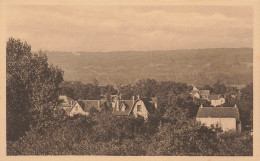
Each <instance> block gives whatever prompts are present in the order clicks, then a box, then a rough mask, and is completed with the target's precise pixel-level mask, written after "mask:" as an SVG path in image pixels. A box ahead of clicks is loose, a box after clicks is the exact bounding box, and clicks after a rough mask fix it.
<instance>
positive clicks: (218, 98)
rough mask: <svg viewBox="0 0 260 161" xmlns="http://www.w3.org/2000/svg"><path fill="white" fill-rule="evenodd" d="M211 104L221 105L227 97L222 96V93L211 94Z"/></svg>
mask: <svg viewBox="0 0 260 161" xmlns="http://www.w3.org/2000/svg"><path fill="white" fill-rule="evenodd" d="M209 100H210V104H211V106H214V107H216V106H221V105H223V104H224V103H225V98H223V97H221V96H220V95H210V96H209Z"/></svg>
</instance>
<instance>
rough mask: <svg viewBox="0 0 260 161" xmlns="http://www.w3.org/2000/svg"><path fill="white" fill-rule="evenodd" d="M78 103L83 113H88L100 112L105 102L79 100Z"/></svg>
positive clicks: (102, 100)
mask: <svg viewBox="0 0 260 161" xmlns="http://www.w3.org/2000/svg"><path fill="white" fill-rule="evenodd" d="M78 102H79V104H80V105H81V107H82V109H83V110H84V111H85V112H90V111H91V110H95V111H98V112H100V111H101V107H102V105H103V104H104V103H105V100H104V99H101V100H79V101H78Z"/></svg>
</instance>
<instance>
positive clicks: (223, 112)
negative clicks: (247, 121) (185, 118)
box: [197, 107, 239, 120]
mask: <svg viewBox="0 0 260 161" xmlns="http://www.w3.org/2000/svg"><path fill="white" fill-rule="evenodd" d="M209 117H211V118H219V117H220V118H236V119H237V120H239V112H238V108H237V107H200V108H199V111H198V113H197V118H209Z"/></svg>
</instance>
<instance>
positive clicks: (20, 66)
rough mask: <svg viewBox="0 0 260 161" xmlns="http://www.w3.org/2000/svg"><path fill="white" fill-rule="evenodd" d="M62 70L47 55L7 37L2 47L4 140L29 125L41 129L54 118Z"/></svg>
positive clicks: (19, 133) (16, 135) (16, 134)
mask: <svg viewBox="0 0 260 161" xmlns="http://www.w3.org/2000/svg"><path fill="white" fill-rule="evenodd" d="M62 81H63V71H62V70H61V69H60V68H58V67H54V66H53V65H49V64H48V62H47V56H46V55H45V54H44V53H43V52H42V51H39V52H37V53H32V51H31V46H30V45H29V44H27V43H26V42H22V41H21V40H19V39H18V40H16V39H14V38H10V39H9V41H8V42H7V46H6V96H7V106H6V108H7V140H15V139H17V138H18V137H20V136H22V135H23V134H24V133H25V131H26V130H28V129H29V127H30V125H32V126H34V127H37V128H41V127H44V126H46V123H47V122H48V121H50V119H51V117H52V116H55V115H56V114H55V112H57V110H55V107H56V105H57V104H58V103H59V100H58V96H59V85H60V83H61V82H62Z"/></svg>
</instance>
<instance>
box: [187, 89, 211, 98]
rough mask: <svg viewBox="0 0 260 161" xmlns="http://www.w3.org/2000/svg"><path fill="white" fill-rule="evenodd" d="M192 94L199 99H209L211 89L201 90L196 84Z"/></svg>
mask: <svg viewBox="0 0 260 161" xmlns="http://www.w3.org/2000/svg"><path fill="white" fill-rule="evenodd" d="M190 94H191V96H192V97H193V98H197V99H201V98H202V99H206V100H208V99H209V95H210V90H201V89H198V88H197V87H195V86H194V87H193V89H192V91H191V93H190Z"/></svg>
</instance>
